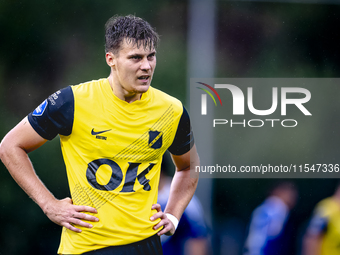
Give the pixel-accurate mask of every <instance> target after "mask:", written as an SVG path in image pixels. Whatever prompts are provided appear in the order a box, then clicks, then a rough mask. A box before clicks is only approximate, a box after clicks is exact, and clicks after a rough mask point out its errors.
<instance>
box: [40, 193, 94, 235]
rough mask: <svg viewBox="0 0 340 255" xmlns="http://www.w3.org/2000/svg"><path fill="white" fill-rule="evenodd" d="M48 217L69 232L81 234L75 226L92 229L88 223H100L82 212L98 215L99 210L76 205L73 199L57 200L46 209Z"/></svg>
mask: <svg viewBox="0 0 340 255" xmlns="http://www.w3.org/2000/svg"><path fill="white" fill-rule="evenodd" d="M44 212H45V214H46V216H47V217H48V218H49V219H50V220H51V221H53V222H54V223H56V224H58V225H60V226H63V227H65V228H67V229H69V230H72V231H74V232H78V233H80V232H81V230H80V229H79V228H76V227H75V226H74V225H78V226H82V227H86V228H92V227H93V226H92V225H91V224H90V223H87V222H84V221H83V220H86V221H94V222H96V221H99V219H98V218H97V217H94V216H92V215H88V214H86V213H82V212H90V213H97V210H96V209H95V208H93V207H90V206H83V205H74V204H73V203H72V199H71V198H68V197H67V198H64V199H62V200H57V199H56V200H55V201H54V202H51V203H49V204H47V205H46V207H45V208H44Z"/></svg>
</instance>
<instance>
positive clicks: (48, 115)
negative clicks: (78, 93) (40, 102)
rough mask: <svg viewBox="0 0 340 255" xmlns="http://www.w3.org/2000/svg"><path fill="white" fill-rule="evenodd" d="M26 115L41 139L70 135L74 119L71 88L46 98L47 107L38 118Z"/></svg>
mask: <svg viewBox="0 0 340 255" xmlns="http://www.w3.org/2000/svg"><path fill="white" fill-rule="evenodd" d="M34 112H35V111H33V112H31V113H30V114H28V120H29V122H30V124H31V125H32V127H33V128H34V130H35V131H36V132H37V133H38V134H39V135H40V136H41V137H43V138H45V139H47V140H52V139H53V138H54V137H56V136H57V135H58V134H61V135H66V136H67V135H70V134H71V132H72V126H73V119H74V96H73V91H72V88H71V87H66V88H64V89H62V90H59V91H57V92H56V93H54V94H52V95H50V96H49V97H48V98H47V106H46V108H45V109H44V111H43V113H42V114H41V115H40V116H38V115H37V114H35V113H34Z"/></svg>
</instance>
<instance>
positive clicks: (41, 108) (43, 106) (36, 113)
mask: <svg viewBox="0 0 340 255" xmlns="http://www.w3.org/2000/svg"><path fill="white" fill-rule="evenodd" d="M46 107H47V99H46V100H45V101H44V102H42V103H41V104H40V105H39V106H38V107H37V108H36V109H35V110H34V111H33V113H32V116H41V115H43V113H44V111H45V109H46Z"/></svg>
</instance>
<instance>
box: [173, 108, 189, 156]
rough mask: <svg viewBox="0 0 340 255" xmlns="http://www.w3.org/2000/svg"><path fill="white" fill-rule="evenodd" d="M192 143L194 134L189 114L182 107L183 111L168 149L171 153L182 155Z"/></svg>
mask: <svg viewBox="0 0 340 255" xmlns="http://www.w3.org/2000/svg"><path fill="white" fill-rule="evenodd" d="M193 145H194V135H193V133H192V129H191V125H190V118H189V114H188V112H187V110H186V109H185V108H184V107H183V113H182V116H181V119H180V121H179V124H178V128H177V132H176V135H175V138H174V141H173V142H172V144H171V146H170V147H169V149H168V150H169V152H170V153H171V154H173V155H183V154H184V153H187V152H188V151H190V149H191V148H192V146H193Z"/></svg>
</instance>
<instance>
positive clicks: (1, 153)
mask: <svg viewBox="0 0 340 255" xmlns="http://www.w3.org/2000/svg"><path fill="white" fill-rule="evenodd" d="M5 153H6V149H5V143H4V140H2V141H1V143H0V159H1V160H2V161H3V158H4V157H5Z"/></svg>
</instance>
